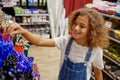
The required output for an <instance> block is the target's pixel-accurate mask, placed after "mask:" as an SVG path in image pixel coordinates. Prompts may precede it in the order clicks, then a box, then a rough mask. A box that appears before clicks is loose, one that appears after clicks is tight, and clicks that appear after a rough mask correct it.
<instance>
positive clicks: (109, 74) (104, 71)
mask: <svg viewBox="0 0 120 80" xmlns="http://www.w3.org/2000/svg"><path fill="white" fill-rule="evenodd" d="M102 71H103V72H104V73H105V74H107V75H108V76H109V77H110V78H111V79H113V80H116V79H114V77H113V76H112V75H111V74H110V73H108V72H107V71H106V70H102Z"/></svg>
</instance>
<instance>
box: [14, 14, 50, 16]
mask: <svg viewBox="0 0 120 80" xmlns="http://www.w3.org/2000/svg"><path fill="white" fill-rule="evenodd" d="M15 16H49V14H15Z"/></svg>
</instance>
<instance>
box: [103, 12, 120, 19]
mask: <svg viewBox="0 0 120 80" xmlns="http://www.w3.org/2000/svg"><path fill="white" fill-rule="evenodd" d="M101 14H102V15H103V16H105V17H110V18H115V19H118V20H120V17H118V16H115V15H110V14H105V13H101Z"/></svg>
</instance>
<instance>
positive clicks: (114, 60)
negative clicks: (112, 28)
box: [103, 54, 120, 67]
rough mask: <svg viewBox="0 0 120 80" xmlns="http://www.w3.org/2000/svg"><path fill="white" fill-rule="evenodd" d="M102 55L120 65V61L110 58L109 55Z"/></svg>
mask: <svg viewBox="0 0 120 80" xmlns="http://www.w3.org/2000/svg"><path fill="white" fill-rule="evenodd" d="M103 56H104V57H105V58H107V59H109V60H110V61H112V62H114V63H115V64H117V65H118V66H119V67H120V63H119V62H117V61H115V60H114V59H112V58H110V57H109V56H107V55H106V54H103Z"/></svg>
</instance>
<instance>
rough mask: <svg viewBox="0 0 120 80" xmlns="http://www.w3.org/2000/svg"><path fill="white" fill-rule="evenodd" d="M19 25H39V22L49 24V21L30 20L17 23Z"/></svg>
mask: <svg viewBox="0 0 120 80" xmlns="http://www.w3.org/2000/svg"><path fill="white" fill-rule="evenodd" d="M19 24H20V25H41V24H50V21H41V22H30V23H19Z"/></svg>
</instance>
